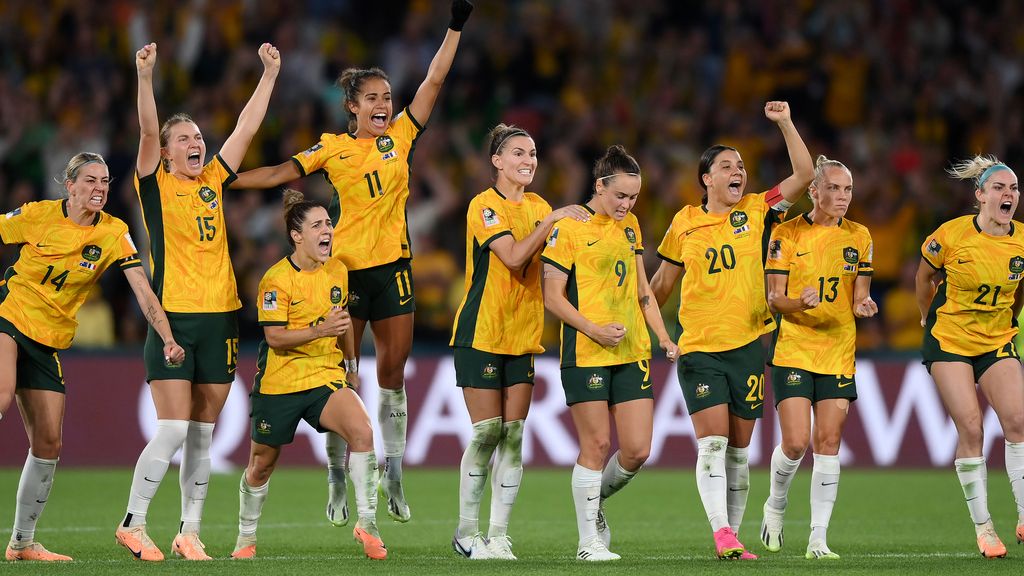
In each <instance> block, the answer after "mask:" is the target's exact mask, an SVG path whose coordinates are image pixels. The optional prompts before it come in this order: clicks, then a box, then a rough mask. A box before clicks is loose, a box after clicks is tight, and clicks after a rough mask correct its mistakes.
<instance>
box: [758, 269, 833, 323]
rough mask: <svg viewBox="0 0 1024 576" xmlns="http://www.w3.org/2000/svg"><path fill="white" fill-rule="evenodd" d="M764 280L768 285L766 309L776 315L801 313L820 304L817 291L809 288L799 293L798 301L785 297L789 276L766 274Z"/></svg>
mask: <svg viewBox="0 0 1024 576" xmlns="http://www.w3.org/2000/svg"><path fill="white" fill-rule="evenodd" d="M765 280H766V281H767V284H768V308H769V309H771V311H772V312H774V313H776V314H793V313H795V312H803V311H804V310H810V309H811V308H817V307H818V304H821V299H820V298H819V297H818V291H817V290H815V289H814V288H811V287H810V286H808V287H807V288H804V289H803V290H801V291H800V299H799V300H796V299H793V298H790V297H788V296H786V290H787V289H788V287H789V276H787V275H785V274H766V275H765Z"/></svg>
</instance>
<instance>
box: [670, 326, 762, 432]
mask: <svg viewBox="0 0 1024 576" xmlns="http://www.w3.org/2000/svg"><path fill="white" fill-rule="evenodd" d="M676 373H677V374H678V376H679V385H680V386H681V387H682V388H683V398H685V399H686V409H687V410H688V411H689V413H690V414H696V413H697V412H700V411H701V410H704V409H706V408H711V407H712V406H718V405H719V404H728V405H729V412H731V413H732V414H735V415H736V416H739V417H740V418H746V419H747V420H753V419H755V418H760V417H761V416H762V415H763V414H764V348H763V347H762V346H761V341H760V340H754V341H752V342H750V343H749V344H746V345H744V346H740V347H739V348H735V349H733V350H726V351H724V352H689V353H686V354H683V355H682V356H680V357H679V361H678V362H677V363H676Z"/></svg>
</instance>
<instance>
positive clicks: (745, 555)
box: [738, 550, 757, 560]
mask: <svg viewBox="0 0 1024 576" xmlns="http://www.w3.org/2000/svg"><path fill="white" fill-rule="evenodd" d="M738 559H739V560H757V554H754V553H753V552H747V551H746V550H744V551H743V554H740V557H739V558H738Z"/></svg>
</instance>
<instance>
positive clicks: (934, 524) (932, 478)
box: [0, 463, 1024, 576]
mask: <svg viewBox="0 0 1024 576" xmlns="http://www.w3.org/2000/svg"><path fill="white" fill-rule="evenodd" d="M18 474H19V470H14V469H5V470H0V490H2V493H3V497H2V500H0V501H2V502H3V504H2V505H0V511H2V514H0V516H2V522H4V523H5V524H4V530H5V532H4V534H5V535H9V534H10V532H9V526H10V522H12V517H13V504H14V495H15V491H16V489H17V482H18ZM239 474H240V472H239V473H237V474H229V475H216V476H214V477H213V478H212V480H211V482H210V487H211V488H210V494H209V498H208V500H207V504H206V512H205V518H204V520H205V521H204V524H203V532H202V536H203V540H204V542H205V543H206V545H207V552H208V553H209V554H210V555H211V556H214V557H215V558H218V559H217V560H215V561H213V562H197V563H193V562H186V561H182V560H178V559H174V558H168V560H166V561H164V562H162V563H159V564H148V563H142V562H139V561H136V560H133V559H132V558H131V557H130V555H129V553H128V552H127V551H126V550H124V549H123V548H120V547H118V546H117V545H116V544H115V543H114V536H113V531H114V528H115V525H116V524H117V522H118V521H119V520H120V518H121V515H122V514H123V513H124V506H125V502H126V499H127V493H128V486H129V483H130V482H131V471H130V470H127V469H124V470H89V469H64V470H60V469H58V473H57V478H56V483H55V485H54V490H53V493H52V494H51V497H50V502H49V504H48V505H47V508H46V511H45V513H44V514H43V517H42V519H41V521H40V526H39V530H38V531H37V532H36V536H37V539H38V540H40V541H41V542H43V543H44V544H45V545H47V546H48V547H50V548H51V549H53V550H55V551H58V552H62V553H66V554H70V555H71V556H73V557H75V562H72V563H66V564H54V565H42V564H39V563H28V562H26V563H17V564H14V563H7V564H0V573H2V574H12V575H14V574H18V575H20V574H32V575H43V574H204V575H205V574H240V575H241V574H244V575H245V576H262V575H274V576H281V575H284V574H301V575H305V576H314V575H320V574H325V575H326V574H417V575H418V576H425V575H429V574H442V573H443V574H448V575H455V574H520V573H522V574H561V575H566V574H584V573H586V574H592V573H605V574H608V573H627V572H628V573H636V574H673V575H678V574H705V573H711V574H719V573H721V574H728V573H738V572H750V573H757V574H811V573H818V574H820V573H822V572H821V571H822V570H825V571H826V573H829V574H832V573H836V574H880V573H904V574H922V573H927V574H929V575H930V576H935V575H940V574H969V573H981V571H984V572H985V573H1007V574H1009V573H1015V574H1020V573H1021V572H1022V570H1024V546H1017V545H1016V542H1015V539H1014V526H1015V523H1016V510H1015V507H1014V504H1013V500H1012V496H1011V494H1010V489H1009V484H1008V481H1007V479H1006V474H1005V472H1004V471H1003V470H1002V469H1001V468H993V469H992V470H990V472H989V476H990V480H989V492H990V499H989V503H990V507H991V509H992V511H993V513H994V515H995V522H996V527H997V528H998V530H999V532H1000V534H1001V536H1002V537H1003V539H1004V542H1006V544H1007V547H1008V549H1009V557H1008V558H1006V559H1003V560H983V559H982V558H981V557H980V556H979V555H978V554H977V548H976V546H975V544H974V531H973V530H972V529H971V525H970V520H969V518H968V515H967V510H966V507H965V505H964V502H963V495H962V493H961V492H960V486H959V485H958V484H957V481H956V477H955V475H954V473H953V471H952V469H950V470H936V471H910V472H894V471H858V470H852V469H848V470H844V471H843V475H842V485H841V490H840V493H839V501H838V503H837V504H836V509H835V513H834V515H833V518H832V527H831V530H830V532H829V544H830V545H831V547H832V549H833V550H834V551H836V552H837V553H839V554H841V555H842V559H841V560H839V561H837V562H829V563H828V564H827V565H825V564H823V562H822V561H818V562H815V561H809V560H805V559H804V558H803V553H804V548H805V546H806V543H807V535H808V532H809V528H808V522H809V517H810V516H809V510H808V504H807V500H808V480H809V477H810V466H809V465H808V464H807V463H805V465H804V467H803V468H802V469H801V472H800V475H799V476H798V477H797V479H796V481H795V482H794V484H793V490H792V492H791V497H790V507H789V511H788V513H787V517H786V540H785V542H786V547H785V548H783V550H782V552H780V553H778V554H770V555H769V554H767V553H764V554H762V559H761V560H758V561H756V562H738V561H731V562H724V561H719V560H716V559H714V557H713V548H712V542H711V536H710V530H709V528H708V525H707V520H706V518H705V516H704V512H703V509H702V507H701V504H700V500H699V498H698V496H697V492H696V488H695V483H694V479H693V472H692V471H691V470H653V469H652V470H645V471H644V472H643V473H641V474H640V475H639V476H637V478H636V480H635V481H634V482H633V483H632V484H631V485H630V486H629V487H627V488H626V489H625V490H624V491H623V492H620V493H619V494H618V495H616V496H615V498H614V499H612V500H610V501H609V502H608V505H607V512H608V520H609V524H610V525H611V528H612V533H613V540H612V550H614V551H616V552H618V553H620V554H621V555H622V560H621V561H619V562H614V563H608V564H603V565H594V564H589V563H584V562H579V561H577V560H575V558H574V555H575V551H576V524H575V516H574V514H573V507H572V498H571V495H570V491H569V476H570V470H569V469H544V470H541V469H527V470H526V475H525V477H524V483H523V489H522V491H521V492H520V494H519V502H518V504H517V507H516V509H515V510H514V512H513V515H512V526H511V530H510V534H511V536H512V537H513V539H514V548H513V550H514V551H515V553H516V554H517V555H518V556H519V560H518V561H516V562H496V561H488V562H473V561H469V560H466V559H463V558H461V557H458V556H456V555H455V553H453V552H452V550H451V545H450V541H451V535H452V532H453V530H454V528H455V523H456V519H457V513H458V502H457V497H458V496H457V490H458V472H457V470H454V469H446V470H411V471H408V472H407V489H406V490H407V495H408V497H409V501H410V504H411V506H412V511H413V519H412V521H411V522H410V523H408V524H405V525H400V524H396V523H394V522H392V521H391V519H390V518H388V517H387V516H386V514H385V512H384V511H383V509H382V510H381V513H380V516H379V525H380V528H381V534H382V536H383V538H384V541H385V542H386V543H387V545H388V549H389V551H390V556H389V558H388V559H387V560H386V561H384V562H372V561H370V560H368V559H365V558H363V557H362V554H361V550H360V549H359V548H357V545H356V543H355V542H353V541H352V537H351V526H352V525H351V524H350V525H349V526H348V527H346V528H335V527H333V526H330V525H329V524H328V523H327V521H326V519H325V517H324V513H323V509H324V504H325V501H324V498H325V495H326V488H325V485H324V483H325V477H326V473H325V472H323V471H321V470H316V469H287V468H283V469H280V470H278V471H277V472H276V473H275V474H274V477H273V479H272V480H271V487H270V496H269V498H268V500H267V504H266V507H265V508H264V512H263V518H262V520H261V523H260V529H259V545H258V550H259V557H258V558H257V559H256V560H254V561H232V560H230V559H226V557H227V555H228V554H229V553H230V552H231V549H232V547H233V545H234V541H235V535H236V533H237V514H238V495H237V484H238V478H239ZM767 476H768V474H767V471H765V470H754V471H753V473H752V478H751V495H750V501H749V505H748V507H747V515H746V519H745V522H744V525H743V527H742V530H741V531H740V539H741V540H742V541H744V542H745V543H746V544H747V545H748V546H749V547H750V548H751V550H753V551H754V552H756V553H758V554H761V553H762V552H764V551H763V548H762V546H761V544H760V542H759V540H758V537H757V535H758V530H759V527H760V519H761V505H762V504H763V503H764V499H765V496H766V495H767V491H768V485H767ZM349 501H350V508H351V509H352V511H353V516H354V511H355V501H354V498H353V497H352V493H351V490H350V491H349ZM487 506H488V505H487V502H486V501H485V502H484V506H483V514H482V515H483V516H484V518H485V519H486V515H487V510H488V507H487ZM178 511H179V503H178V488H177V473H176V470H174V469H172V470H171V471H170V472H169V473H168V475H167V478H166V480H165V483H164V486H163V488H162V490H161V491H160V493H159V494H158V495H157V498H156V499H155V500H154V502H153V506H152V508H151V509H150V513H149V533H150V535H151V536H152V537H153V538H154V540H156V542H157V544H158V545H160V546H161V548H162V549H163V550H164V552H165V554H167V553H168V552H169V548H170V542H171V539H172V538H173V536H174V533H175V530H176V529H177V525H178ZM353 521H354V520H353ZM483 526H484V528H485V530H486V520H484V523H483Z"/></svg>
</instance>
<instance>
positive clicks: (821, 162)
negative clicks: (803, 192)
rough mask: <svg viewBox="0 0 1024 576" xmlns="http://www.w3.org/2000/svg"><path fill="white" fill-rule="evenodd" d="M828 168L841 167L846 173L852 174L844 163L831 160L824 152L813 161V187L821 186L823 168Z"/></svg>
mask: <svg viewBox="0 0 1024 576" xmlns="http://www.w3.org/2000/svg"><path fill="white" fill-rule="evenodd" d="M829 168H842V169H843V170H846V172H847V173H849V174H851V175H852V174H853V173H852V172H850V169H849V168H847V167H846V164H843V163H842V162H840V161H839V160H832V159H831V158H828V157H826V156H825V155H824V154H819V155H818V159H817V160H815V161H814V180H811V186H813V187H814V188H818V187H819V186H821V181H822V180H823V179H824V178H825V170H828V169H829Z"/></svg>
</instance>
